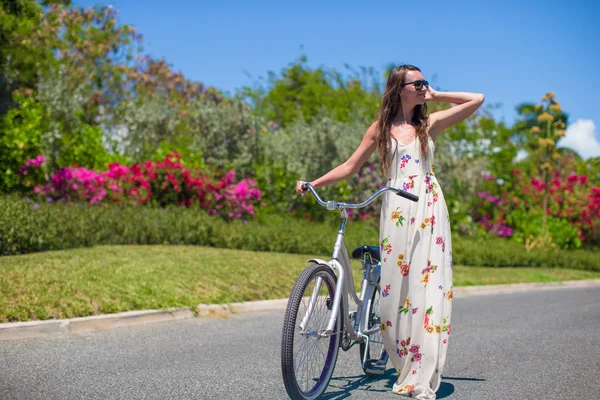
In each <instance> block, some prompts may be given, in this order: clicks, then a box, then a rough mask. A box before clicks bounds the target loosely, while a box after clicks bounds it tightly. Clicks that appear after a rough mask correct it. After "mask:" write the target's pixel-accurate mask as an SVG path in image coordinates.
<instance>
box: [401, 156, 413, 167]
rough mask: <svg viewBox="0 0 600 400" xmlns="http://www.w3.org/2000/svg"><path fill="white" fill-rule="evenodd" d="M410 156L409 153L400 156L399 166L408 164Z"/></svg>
mask: <svg viewBox="0 0 600 400" xmlns="http://www.w3.org/2000/svg"><path fill="white" fill-rule="evenodd" d="M411 158H412V157H411V156H410V154H405V155H403V156H402V158H401V159H400V168H404V167H406V164H408V162H409V161H410V159H411Z"/></svg>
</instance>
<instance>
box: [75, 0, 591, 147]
mask: <svg viewBox="0 0 600 400" xmlns="http://www.w3.org/2000/svg"><path fill="white" fill-rule="evenodd" d="M75 3H76V4H80V5H84V6H87V5H93V4H96V3H98V2H97V1H89V0H83V1H77V0H75ZM102 3H103V4H112V5H114V6H115V7H116V8H117V9H118V10H119V18H120V21H121V22H122V23H126V24H130V25H134V26H135V27H136V28H137V29H138V31H139V32H141V33H142V34H143V35H144V43H145V47H146V52H147V53H149V54H151V55H152V56H155V57H164V58H166V60H167V61H168V62H169V63H170V64H171V65H172V66H173V67H174V69H175V70H177V71H180V72H183V73H184V75H185V76H186V77H188V78H190V79H193V80H198V81H201V82H203V83H204V84H205V85H208V86H215V87H217V88H219V89H221V90H224V91H227V92H230V93H233V92H234V91H235V90H236V88H240V87H242V86H247V85H251V84H252V83H253V82H254V81H256V80H258V79H259V78H260V77H266V76H267V73H268V72H269V71H274V72H277V73H278V72H280V71H281V70H282V69H283V68H285V67H286V66H287V65H288V64H289V63H290V62H292V61H294V60H296V59H297V58H298V57H300V56H301V55H306V56H307V57H308V64H309V65H311V66H313V67H318V66H326V67H328V68H335V69H337V70H339V71H342V72H343V71H345V69H344V64H345V63H346V64H349V65H350V66H351V67H353V68H355V69H358V68H359V67H361V66H364V67H373V68H374V69H375V70H376V71H378V72H381V71H383V69H384V68H385V67H386V66H387V65H388V64H389V63H396V64H398V63H410V64H414V65H417V66H418V67H419V68H421V70H422V71H423V73H424V75H425V76H426V78H428V79H429V80H430V81H431V82H432V83H433V84H434V87H435V88H436V89H440V90H444V91H473V92H480V93H484V94H485V95H486V104H495V103H501V104H502V107H501V108H500V109H498V110H497V112H496V114H495V115H496V116H497V118H498V119H504V120H505V121H506V122H507V123H512V122H513V121H514V119H515V117H516V112H515V111H514V110H515V106H516V105H517V104H519V103H521V102H538V101H539V100H540V98H541V97H542V96H543V95H544V94H545V93H546V92H547V91H553V92H554V93H556V96H557V100H558V101H559V102H560V103H561V105H562V107H563V110H565V111H566V112H567V113H569V114H570V124H571V126H570V127H569V130H568V131H567V137H566V138H565V139H564V140H565V142H568V143H569V145H570V146H571V147H577V149H578V150H579V151H580V152H583V153H585V154H584V156H587V157H589V156H594V155H600V108H599V106H598V103H599V101H600V24H599V23H598V21H597V19H598V17H599V16H600V5H599V4H600V2H597V1H594V0H579V1H563V0H554V1H553V2H549V1H526V0H522V1H514V0H503V1H467V0H464V1H463V0H454V1H427V2H420V1H410V2H408V1H377V0H372V1H368V2H367V1H353V0H346V1H339V0H332V1H326V0H322V1H313V0H308V1H302V2H299V1H296V2H292V1H283V0H270V1H261V0H253V1H241V0H238V1H233V0H219V1H207V0H197V1H193V0H187V1H186V0H170V1H169V2H167V1H164V0H145V1H143V0H105V1H103V2H102ZM550 4H551V5H550ZM248 74H249V75H250V76H248Z"/></svg>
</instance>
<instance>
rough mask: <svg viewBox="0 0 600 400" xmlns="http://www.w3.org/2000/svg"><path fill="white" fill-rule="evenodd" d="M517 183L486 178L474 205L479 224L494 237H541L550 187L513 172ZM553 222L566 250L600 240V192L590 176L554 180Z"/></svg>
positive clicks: (550, 208) (556, 176)
mask: <svg viewBox="0 0 600 400" xmlns="http://www.w3.org/2000/svg"><path fill="white" fill-rule="evenodd" d="M511 176H512V177H511V178H510V179H508V180H505V181H503V180H500V182H501V183H498V180H497V179H496V177H492V178H491V179H490V176H487V177H484V178H483V179H482V187H483V188H484V190H482V191H481V192H479V193H478V201H477V202H476V203H475V205H474V216H475V220H476V221H477V222H478V223H479V224H480V226H481V227H482V228H483V229H485V230H486V231H487V232H488V233H490V234H491V235H494V236H505V237H511V236H516V237H517V238H520V239H521V240H523V236H524V235H525V234H536V233H539V232H538V231H539V229H540V227H541V220H542V214H543V212H542V210H543V207H542V204H543V201H544V189H545V184H544V182H542V181H541V180H540V179H539V178H526V177H524V176H523V173H522V172H521V171H520V170H516V169H515V170H512V171H511ZM549 194H550V196H549V201H548V209H547V217H546V219H547V223H548V229H549V231H550V234H551V236H552V237H553V239H554V240H555V241H557V242H558V243H557V244H558V245H560V246H561V247H566V248H572V247H579V246H580V245H581V242H583V243H590V244H592V243H597V242H598V240H599V239H600V188H597V187H593V186H591V184H590V182H589V179H588V178H587V177H586V176H585V175H578V174H575V173H570V174H566V176H561V174H560V173H559V172H555V173H554V174H553V175H552V179H551V180H550V182H549Z"/></svg>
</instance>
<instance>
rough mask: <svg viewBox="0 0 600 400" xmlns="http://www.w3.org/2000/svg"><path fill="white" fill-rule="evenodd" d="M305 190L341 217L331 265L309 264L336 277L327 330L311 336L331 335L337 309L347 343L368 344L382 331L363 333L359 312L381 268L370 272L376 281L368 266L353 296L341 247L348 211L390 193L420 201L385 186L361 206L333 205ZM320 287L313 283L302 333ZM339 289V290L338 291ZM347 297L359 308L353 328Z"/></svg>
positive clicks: (365, 324) (345, 253) (365, 322)
mask: <svg viewBox="0 0 600 400" xmlns="http://www.w3.org/2000/svg"><path fill="white" fill-rule="evenodd" d="M306 188H307V189H309V190H310V191H311V192H312V194H313V195H314V196H315V199H316V200H317V202H318V203H319V204H321V205H322V206H324V207H326V208H327V209H328V210H335V209H338V210H339V211H340V214H341V216H342V222H341V225H340V230H339V231H338V233H337V237H336V240H335V245H334V247H333V255H332V257H331V261H325V260H321V259H316V258H315V259H311V260H309V261H312V262H315V263H318V264H322V265H326V266H328V267H329V268H331V269H332V272H333V273H334V274H336V275H337V284H336V290H335V295H334V297H333V303H332V308H331V316H330V318H329V321H328V323H327V328H326V329H325V331H323V332H315V333H314V334H317V335H319V336H321V337H328V336H331V335H333V334H334V333H333V332H334V329H335V324H336V320H337V318H338V316H339V313H340V307H341V311H342V315H343V318H344V319H343V322H344V326H345V327H346V331H347V333H348V338H349V339H350V340H359V341H360V340H363V339H365V338H366V339H367V340H368V336H369V335H370V334H372V333H375V332H377V331H379V330H380V329H381V327H380V326H376V327H373V328H371V329H369V330H365V327H368V318H369V316H368V315H362V314H363V313H362V312H361V311H362V307H363V305H364V301H365V299H370V298H371V296H372V294H373V293H372V290H374V289H375V285H378V281H379V275H380V273H381V269H380V268H381V266H380V264H378V265H377V266H375V268H373V269H374V271H373V272H374V273H375V277H376V279H373V274H372V271H371V268H372V267H373V266H372V265H371V264H372V263H371V264H369V265H368V266H367V267H366V268H367V271H366V273H365V276H367V279H363V282H362V285H361V291H360V295H357V294H356V292H355V291H354V277H353V275H352V266H351V264H350V257H349V256H348V251H347V250H346V246H345V244H344V233H345V230H346V222H347V221H348V211H347V209H349V208H363V207H365V206H367V205H368V204H369V203H371V202H372V201H373V200H375V199H376V198H377V197H379V196H380V195H382V194H383V193H384V192H386V191H393V192H395V193H396V194H397V195H399V196H402V197H405V198H407V199H409V200H412V201H418V200H419V197H418V196H415V195H414V194H411V193H407V192H405V191H403V190H400V189H396V188H393V187H389V186H387V187H385V188H383V189H380V190H379V191H378V192H377V193H375V194H373V195H372V196H371V197H369V198H368V199H367V200H365V201H364V202H362V203H360V204H348V203H338V202H335V201H328V202H324V201H323V200H321V198H320V197H319V195H318V194H317V193H316V192H315V190H314V188H313V187H312V186H311V185H310V184H306ZM321 284H322V279H321V278H320V277H319V278H317V280H316V283H315V287H314V289H313V292H312V294H311V297H310V300H309V303H308V307H307V312H306V314H305V315H304V318H303V319H302V322H301V323H300V329H301V331H304V329H305V327H306V326H307V324H308V321H309V320H310V317H311V315H312V312H313V310H314V307H315V301H316V299H317V297H318V293H319V291H320V289H321ZM338 288H339V289H340V290H338ZM348 295H350V297H351V298H352V300H353V301H354V303H355V304H356V305H357V306H358V310H357V313H356V318H360V320H359V321H357V322H358V324H357V327H356V328H355V326H353V325H352V323H351V320H350V315H349V313H348V306H349V303H348ZM365 314H367V313H365ZM338 333H339V332H338Z"/></svg>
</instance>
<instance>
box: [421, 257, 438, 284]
mask: <svg viewBox="0 0 600 400" xmlns="http://www.w3.org/2000/svg"><path fill="white" fill-rule="evenodd" d="M436 270H437V265H431V260H429V261H427V268H424V269H423V270H422V271H421V275H422V277H421V283H425V286H427V284H428V283H429V274H430V273H431V274H433V273H434V272H435V271H436Z"/></svg>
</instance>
